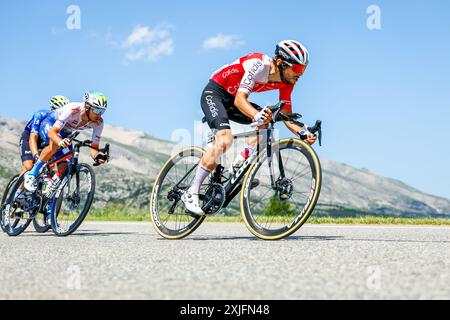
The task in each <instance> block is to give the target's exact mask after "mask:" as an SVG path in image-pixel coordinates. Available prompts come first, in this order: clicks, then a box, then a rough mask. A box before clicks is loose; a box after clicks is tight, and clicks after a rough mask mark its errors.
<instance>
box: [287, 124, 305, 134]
mask: <svg viewBox="0 0 450 320" xmlns="http://www.w3.org/2000/svg"><path fill="white" fill-rule="evenodd" d="M284 124H285V125H286V127H287V128H288V129H289V130H290V131H291V132H292V133H293V134H295V135H298V133H299V132H300V131H302V130H303V129H304V128H303V127H300V126H299V125H296V124H295V123H292V122H289V121H284Z"/></svg>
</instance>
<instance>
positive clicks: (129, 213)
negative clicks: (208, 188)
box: [86, 209, 450, 226]
mask: <svg viewBox="0 0 450 320" xmlns="http://www.w3.org/2000/svg"><path fill="white" fill-rule="evenodd" d="M275 219H276V218H275ZM86 220H87V221H148V222H150V213H149V212H148V211H147V210H138V209H128V210H124V209H104V210H92V211H91V212H89V214H88V216H87V217H86ZM206 221H209V222H236V223H240V222H243V221H242V218H241V216H240V215H239V216H232V217H223V216H212V217H208V218H207V220H206ZM307 223H309V224H363V225H434V226H450V219H439V218H403V217H390V216H374V215H361V216H359V217H336V216H333V217H328V216H314V215H313V216H312V217H310V218H309V220H308V222H307Z"/></svg>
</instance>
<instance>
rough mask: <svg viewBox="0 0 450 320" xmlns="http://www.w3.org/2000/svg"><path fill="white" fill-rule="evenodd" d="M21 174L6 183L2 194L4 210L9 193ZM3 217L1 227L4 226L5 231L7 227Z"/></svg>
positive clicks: (0, 222)
mask: <svg viewBox="0 0 450 320" xmlns="http://www.w3.org/2000/svg"><path fill="white" fill-rule="evenodd" d="M19 177H20V174H17V175H15V176H14V177H13V178H12V179H11V180H9V182H8V184H7V185H6V189H5V192H4V193H3V196H2V202H1V208H2V211H3V205H4V204H5V202H6V200H7V199H8V195H9V194H10V192H9V191H10V189H11V187H12V186H13V185H14V183H15V182H16V181H17V179H19ZM2 221H3V219H1V220H0V227H1V228H2V231H3V232H5V229H4V228H3V222H2Z"/></svg>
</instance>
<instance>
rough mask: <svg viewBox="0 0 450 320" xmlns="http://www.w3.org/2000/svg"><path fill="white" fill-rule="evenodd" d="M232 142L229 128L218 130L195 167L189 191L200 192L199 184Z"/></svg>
mask: <svg viewBox="0 0 450 320" xmlns="http://www.w3.org/2000/svg"><path fill="white" fill-rule="evenodd" d="M232 144H233V135H232V133H231V130H229V129H227V130H220V131H218V132H217V133H216V135H215V141H214V145H213V146H212V147H211V148H209V149H208V150H207V151H206V152H205V154H204V155H203V157H202V159H201V160H200V165H199V166H198V168H197V172H196V174H195V178H194V181H193V182H192V185H191V187H190V188H189V192H191V193H193V194H198V193H199V192H200V186H201V185H202V183H203V181H204V180H205V179H206V178H207V177H208V175H209V174H210V173H211V171H213V170H214V169H215V168H216V167H217V165H218V164H219V159H220V157H221V156H222V155H223V154H224V153H225V152H226V151H227V150H228V149H229V148H230V147H231V145H232Z"/></svg>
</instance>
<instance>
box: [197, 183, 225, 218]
mask: <svg viewBox="0 0 450 320" xmlns="http://www.w3.org/2000/svg"><path fill="white" fill-rule="evenodd" d="M225 200H226V198H225V189H224V187H223V186H222V185H221V184H218V183H212V184H210V185H209V187H208V189H207V190H206V192H205V197H204V200H203V207H202V210H203V212H205V213H206V214H209V215H212V214H216V213H217V212H219V211H220V210H221V209H222V207H223V205H224V203H225Z"/></svg>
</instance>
